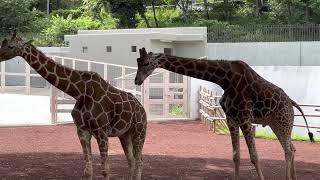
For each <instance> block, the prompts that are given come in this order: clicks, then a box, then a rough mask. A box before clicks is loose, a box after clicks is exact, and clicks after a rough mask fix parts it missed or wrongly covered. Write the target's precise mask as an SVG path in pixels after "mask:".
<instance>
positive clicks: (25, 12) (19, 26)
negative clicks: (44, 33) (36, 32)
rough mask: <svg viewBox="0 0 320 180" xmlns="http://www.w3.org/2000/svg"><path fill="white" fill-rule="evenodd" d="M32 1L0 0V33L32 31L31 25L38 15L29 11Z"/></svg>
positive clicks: (36, 12)
mask: <svg viewBox="0 0 320 180" xmlns="http://www.w3.org/2000/svg"><path fill="white" fill-rule="evenodd" d="M32 3H33V0H24V1H20V0H10V1H8V0H0V9H1V11H0V25H1V26H0V31H2V32H10V31H13V30H16V31H33V27H34V26H33V23H32V22H34V21H35V20H36V19H37V16H38V15H39V14H40V13H39V12H38V11H35V10H30V9H31V4H32Z"/></svg>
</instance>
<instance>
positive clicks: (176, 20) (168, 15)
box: [137, 9, 182, 28]
mask: <svg viewBox="0 0 320 180" xmlns="http://www.w3.org/2000/svg"><path fill="white" fill-rule="evenodd" d="M156 16H157V18H158V24H159V27H173V26H181V24H182V23H180V19H181V16H182V11H180V10H178V9H157V11H156ZM146 17H147V19H148V20H149V22H150V25H151V26H152V27H155V21H154V19H153V12H152V10H151V9H150V10H147V12H146ZM137 20H138V21H139V23H138V28H145V27H147V26H146V24H145V22H144V21H143V20H142V18H141V16H139V15H138V16H137Z"/></svg>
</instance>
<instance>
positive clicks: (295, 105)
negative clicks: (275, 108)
mask: <svg viewBox="0 0 320 180" xmlns="http://www.w3.org/2000/svg"><path fill="white" fill-rule="evenodd" d="M291 103H292V105H293V106H294V107H295V108H297V109H298V110H299V111H300V112H301V114H302V116H303V119H304V122H306V126H307V129H308V135H309V139H310V141H311V142H314V138H313V133H312V132H311V131H310V129H309V126H308V122H307V119H306V117H305V116H304V113H303V111H302V109H301V108H300V106H299V105H298V104H297V103H296V102H295V101H293V100H291Z"/></svg>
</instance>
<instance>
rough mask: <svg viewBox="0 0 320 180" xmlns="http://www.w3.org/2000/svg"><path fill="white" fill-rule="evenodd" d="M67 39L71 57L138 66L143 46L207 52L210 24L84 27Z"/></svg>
mask: <svg viewBox="0 0 320 180" xmlns="http://www.w3.org/2000/svg"><path fill="white" fill-rule="evenodd" d="M65 40H66V41H68V42H69V56H70V57H74V58H79V59H92V60H94V61H98V62H107V63H113V64H121V65H127V66H136V59H137V57H138V56H139V48H142V47H145V48H146V49H147V51H152V52H165V53H170V54H173V55H176V56H184V57H193V58H199V57H203V56H206V47H207V28H202V27H201V28H200V27H199V28H197V27H196V28H153V29H115V30H85V31H79V32H78V34H76V35H66V36H65Z"/></svg>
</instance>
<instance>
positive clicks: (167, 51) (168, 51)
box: [163, 48, 172, 55]
mask: <svg viewBox="0 0 320 180" xmlns="http://www.w3.org/2000/svg"><path fill="white" fill-rule="evenodd" d="M163 52H164V54H167V55H172V48H164V49H163Z"/></svg>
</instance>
